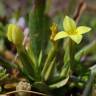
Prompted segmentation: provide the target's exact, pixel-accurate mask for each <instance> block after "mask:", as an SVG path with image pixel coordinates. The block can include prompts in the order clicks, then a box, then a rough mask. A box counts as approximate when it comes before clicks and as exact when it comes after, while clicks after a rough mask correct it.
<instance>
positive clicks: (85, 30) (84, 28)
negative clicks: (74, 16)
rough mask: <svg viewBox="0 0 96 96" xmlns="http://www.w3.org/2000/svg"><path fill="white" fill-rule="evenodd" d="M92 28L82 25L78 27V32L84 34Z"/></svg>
mask: <svg viewBox="0 0 96 96" xmlns="http://www.w3.org/2000/svg"><path fill="white" fill-rule="evenodd" d="M90 30H91V28H90V27H86V26H80V27H78V28H77V29H76V31H77V32H78V34H84V33H87V32H89V31H90Z"/></svg>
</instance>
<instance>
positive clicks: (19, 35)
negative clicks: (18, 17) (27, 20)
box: [7, 24, 23, 45]
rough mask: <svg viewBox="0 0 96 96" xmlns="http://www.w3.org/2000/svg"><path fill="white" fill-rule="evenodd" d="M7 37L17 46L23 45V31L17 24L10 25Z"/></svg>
mask: <svg viewBox="0 0 96 96" xmlns="http://www.w3.org/2000/svg"><path fill="white" fill-rule="evenodd" d="M7 37H8V40H9V41H11V42H13V43H14V44H15V45H21V44H22V41H23V32H22V29H21V28H20V27H19V26H17V25H16V24H9V25H8V32H7Z"/></svg>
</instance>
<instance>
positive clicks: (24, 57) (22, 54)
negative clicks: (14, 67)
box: [17, 46, 35, 77]
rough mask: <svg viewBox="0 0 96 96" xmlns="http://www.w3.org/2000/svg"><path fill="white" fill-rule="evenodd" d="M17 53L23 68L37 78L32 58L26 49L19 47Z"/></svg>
mask: <svg viewBox="0 0 96 96" xmlns="http://www.w3.org/2000/svg"><path fill="white" fill-rule="evenodd" d="M17 51H18V54H19V58H20V60H21V62H22V65H23V68H24V69H25V70H26V72H27V73H29V75H30V76H32V77H35V66H34V64H33V62H32V60H31V59H30V56H29V55H28V53H27V51H26V49H25V48H24V47H23V46H21V47H20V46H18V48H17Z"/></svg>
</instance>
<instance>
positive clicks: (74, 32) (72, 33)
mask: <svg viewBox="0 0 96 96" xmlns="http://www.w3.org/2000/svg"><path fill="white" fill-rule="evenodd" d="M68 34H69V35H76V34H77V32H76V31H69V32H68Z"/></svg>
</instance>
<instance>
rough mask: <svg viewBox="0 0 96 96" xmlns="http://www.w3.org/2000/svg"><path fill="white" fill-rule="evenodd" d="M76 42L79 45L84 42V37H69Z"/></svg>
mask: <svg viewBox="0 0 96 96" xmlns="http://www.w3.org/2000/svg"><path fill="white" fill-rule="evenodd" d="M69 37H70V38H71V39H72V40H73V41H74V42H76V43H77V44H79V43H80V42H81V40H82V35H70V36H69Z"/></svg>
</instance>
